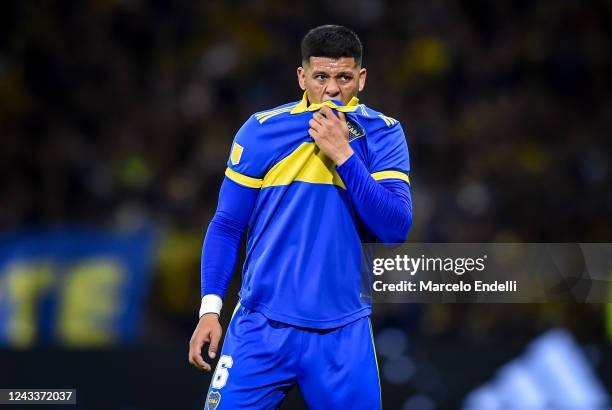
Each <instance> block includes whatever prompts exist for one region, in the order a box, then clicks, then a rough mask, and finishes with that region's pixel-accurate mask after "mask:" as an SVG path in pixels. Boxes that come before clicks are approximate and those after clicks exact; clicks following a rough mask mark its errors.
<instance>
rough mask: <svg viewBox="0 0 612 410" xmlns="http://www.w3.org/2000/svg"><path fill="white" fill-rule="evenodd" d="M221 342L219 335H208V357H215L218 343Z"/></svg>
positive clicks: (215, 333)
mask: <svg viewBox="0 0 612 410" xmlns="http://www.w3.org/2000/svg"><path fill="white" fill-rule="evenodd" d="M220 340H221V335H220V334H219V333H217V332H212V333H211V335H210V344H209V345H208V357H210V358H211V359H214V358H215V357H217V351H218V349H219V341H220Z"/></svg>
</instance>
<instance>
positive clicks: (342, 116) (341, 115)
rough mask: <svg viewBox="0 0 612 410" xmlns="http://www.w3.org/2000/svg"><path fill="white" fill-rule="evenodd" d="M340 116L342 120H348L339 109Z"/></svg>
mask: <svg viewBox="0 0 612 410" xmlns="http://www.w3.org/2000/svg"><path fill="white" fill-rule="evenodd" d="M338 118H340V121H346V117H345V116H344V113H343V112H342V111H338Z"/></svg>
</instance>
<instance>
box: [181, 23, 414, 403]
mask: <svg viewBox="0 0 612 410" xmlns="http://www.w3.org/2000/svg"><path fill="white" fill-rule="evenodd" d="M361 60H362V45H361V42H360V40H359V38H358V37H357V35H356V34H355V33H354V32H352V31H351V30H349V29H347V28H345V27H342V26H333V25H327V26H321V27H317V28H314V29H312V30H311V31H310V32H308V33H307V34H306V36H305V37H304V38H303V40H302V66H301V67H299V68H298V69H297V79H298V83H299V85H300V88H301V89H302V90H303V91H304V94H303V97H302V99H301V100H300V101H296V102H292V103H289V104H284V105H281V106H279V107H277V108H274V109H270V110H266V111H261V112H259V113H256V114H254V115H252V116H251V117H250V118H249V119H248V120H247V121H246V123H245V124H244V125H243V126H242V128H240V130H239V131H238V133H237V134H236V137H235V139H234V142H233V145H232V148H231V153H230V156H229V160H228V163H227V170H226V172H225V179H224V180H223V183H222V185H221V190H220V193H219V202H218V207H217V211H216V213H215V215H214V217H213V219H212V221H211V222H210V225H209V227H208V231H207V233H206V238H205V240H204V246H203V250H202V272H201V274H202V305H201V309H200V321H199V323H198V325H197V327H196V329H195V331H194V333H193V336H192V338H191V342H190V349H189V361H190V362H191V364H193V365H194V366H196V367H198V368H200V369H203V370H206V371H210V370H211V366H210V365H209V364H208V363H207V362H206V361H204V359H203V357H202V348H203V345H204V344H205V343H208V344H209V347H208V356H209V357H210V358H211V359H214V358H215V356H216V355H217V350H218V345H219V340H220V338H221V333H222V331H221V326H220V324H219V313H220V311H221V305H222V300H223V297H224V295H225V292H226V289H227V285H228V282H229V280H230V276H231V274H232V271H233V269H234V265H235V263H236V259H237V254H238V248H239V245H240V240H241V237H242V234H243V232H244V230H245V229H246V228H247V226H248V235H247V245H246V246H247V251H246V259H245V262H244V267H243V270H242V288H241V290H240V301H239V304H238V306H237V307H236V309H235V311H234V315H233V317H232V319H231V322H230V325H229V327H228V330H227V335H226V336H225V340H224V343H223V349H222V351H221V354H220V357H219V361H218V363H217V368H216V370H215V373H214V375H213V378H212V381H211V385H210V389H209V391H208V395H207V398H206V407H205V408H206V409H210V410H214V409H272V408H277V407H278V406H279V404H280V403H281V402H282V400H283V398H284V397H285V396H286V394H287V392H288V391H289V389H290V388H291V387H292V386H295V385H297V386H298V388H299V389H300V391H301V393H302V395H303V397H304V400H305V401H306V403H307V405H308V406H309V407H310V408H316V409H353V410H354V409H379V408H380V407H381V393H380V383H379V378H378V368H377V363H376V353H375V349H374V341H373V336H372V326H371V323H370V320H369V316H370V314H371V312H372V308H371V300H370V299H368V298H367V297H364V295H362V294H361V290H362V279H361V257H362V252H361V244H362V243H365V242H375V241H379V242H385V243H397V242H404V241H405V240H406V237H407V235H408V231H409V230H410V226H411V224H412V203H411V197H410V189H409V188H410V187H409V179H408V173H409V171H410V165H409V161H408V147H407V144H406V138H405V136H404V132H403V131H402V128H401V126H400V124H399V122H398V121H397V120H395V119H393V118H391V117H387V116H386V115H383V114H381V113H380V112H378V111H375V110H373V109H371V108H369V107H367V106H365V105H363V104H360V103H359V100H358V99H357V94H358V92H359V91H361V90H363V88H364V85H365V81H366V73H367V72H366V69H365V68H362V66H361Z"/></svg>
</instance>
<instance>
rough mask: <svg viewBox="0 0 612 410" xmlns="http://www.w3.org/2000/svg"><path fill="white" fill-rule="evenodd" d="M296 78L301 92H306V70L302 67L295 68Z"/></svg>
mask: <svg viewBox="0 0 612 410" xmlns="http://www.w3.org/2000/svg"><path fill="white" fill-rule="evenodd" d="M297 78H298V83H299V84H300V88H301V89H302V91H306V70H305V69H304V67H298V68H297Z"/></svg>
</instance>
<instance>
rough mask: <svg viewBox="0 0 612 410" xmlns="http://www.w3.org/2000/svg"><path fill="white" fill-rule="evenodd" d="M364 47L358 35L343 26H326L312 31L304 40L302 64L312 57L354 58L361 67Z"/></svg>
mask: <svg viewBox="0 0 612 410" xmlns="http://www.w3.org/2000/svg"><path fill="white" fill-rule="evenodd" d="M362 53H363V46H362V45H361V40H359V37H357V34H355V32H353V30H350V29H348V28H346V27H343V26H336V25H332V24H329V25H325V26H319V27H315V28H313V29H312V30H310V31H309V32H308V33H306V35H305V36H304V38H303V39H302V63H303V64H306V63H307V62H308V61H310V57H329V58H334V59H337V58H340V57H353V58H354V59H355V62H356V63H357V65H359V66H360V65H361V55H362Z"/></svg>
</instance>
